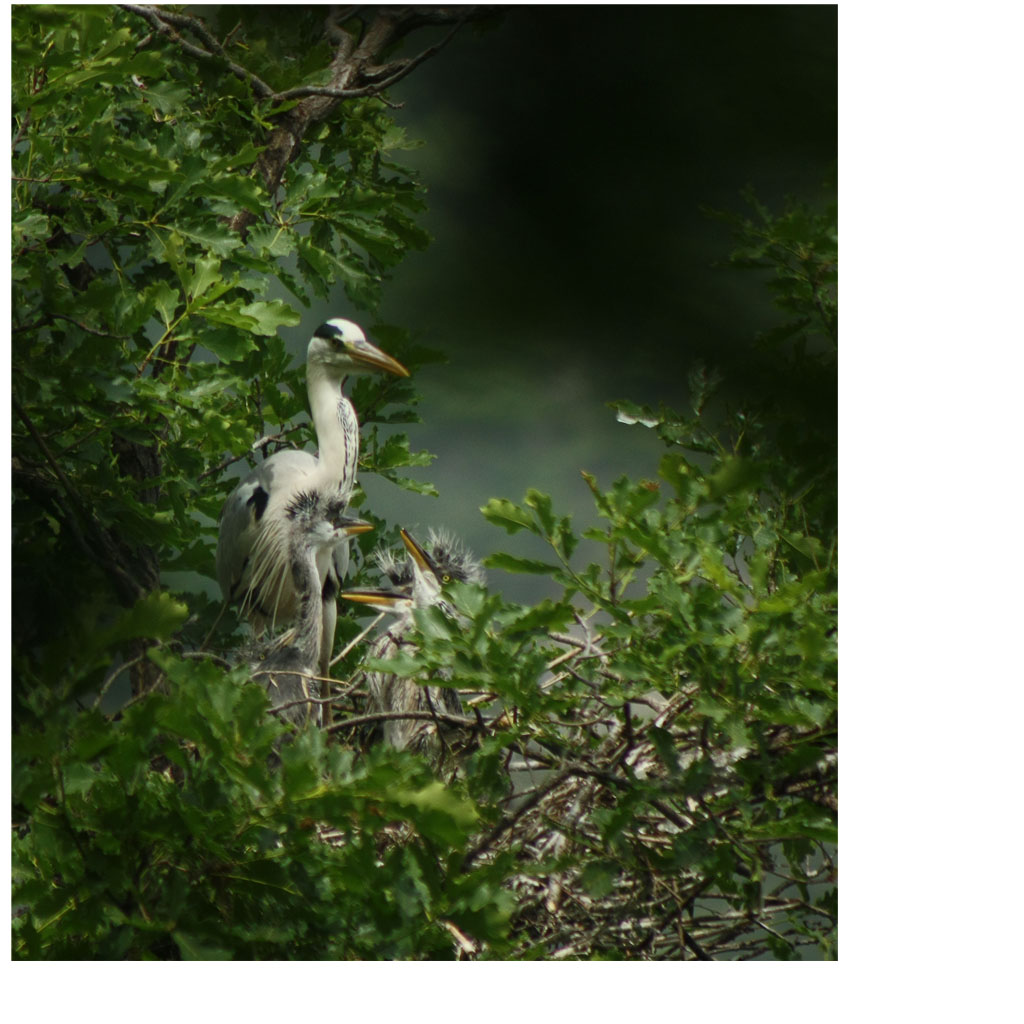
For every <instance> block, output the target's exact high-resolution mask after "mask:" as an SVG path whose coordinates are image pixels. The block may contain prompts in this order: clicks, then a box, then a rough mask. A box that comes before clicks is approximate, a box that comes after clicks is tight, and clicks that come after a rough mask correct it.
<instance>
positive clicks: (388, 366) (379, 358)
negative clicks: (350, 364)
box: [345, 340, 409, 377]
mask: <svg viewBox="0 0 1024 1024" xmlns="http://www.w3.org/2000/svg"><path fill="white" fill-rule="evenodd" d="M345 351H346V352H348V354H349V355H350V356H351V357H352V359H353V361H355V362H356V363H358V364H359V365H360V366H364V367H366V369H368V370H383V371H384V372H385V373H393V374H394V375H395V376H396V377H408V376H409V371H408V370H407V369H406V368H405V367H404V366H403V365H402V364H401V363H400V362H399V361H398V360H397V359H395V358H394V357H393V356H389V355H388V354H387V352H385V351H384V350H383V349H379V348H377V346H376V345H374V344H372V343H371V342H369V341H364V340H361V341H347V342H345Z"/></svg>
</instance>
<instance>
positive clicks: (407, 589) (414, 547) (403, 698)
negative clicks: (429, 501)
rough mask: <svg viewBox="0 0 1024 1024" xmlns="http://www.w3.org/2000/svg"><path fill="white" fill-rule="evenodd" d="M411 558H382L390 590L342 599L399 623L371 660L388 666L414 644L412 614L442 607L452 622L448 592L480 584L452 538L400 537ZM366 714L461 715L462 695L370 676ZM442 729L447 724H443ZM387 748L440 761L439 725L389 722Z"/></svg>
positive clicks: (480, 576)
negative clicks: (424, 541) (383, 613)
mask: <svg viewBox="0 0 1024 1024" xmlns="http://www.w3.org/2000/svg"><path fill="white" fill-rule="evenodd" d="M401 536H402V543H403V544H404V545H405V548H406V551H407V552H408V557H407V558H406V559H405V560H404V561H399V560H398V559H396V558H395V556H394V555H393V554H391V553H390V552H383V553H381V554H380V555H378V559H377V561H378V565H379V566H380V568H381V570H382V572H383V573H384V574H385V576H387V577H388V579H389V580H390V582H391V585H392V586H391V589H381V590H343V591H342V592H341V596H342V597H343V598H345V599H346V600H349V601H356V602H359V603H362V604H366V605H369V606H371V607H372V608H376V609H377V610H378V611H386V612H390V613H392V614H393V615H395V616H396V617H397V621H396V622H395V623H394V624H393V625H392V626H391V627H390V628H389V629H387V630H386V631H385V632H384V633H382V634H381V636H380V637H379V638H378V640H377V642H376V643H375V644H374V646H373V650H372V656H373V657H374V658H379V659H381V660H386V659H388V658H390V657H392V655H393V654H394V652H395V651H397V650H398V649H399V648H401V647H406V646H408V645H409V644H411V643H412V642H413V641H412V640H411V638H409V637H408V633H409V631H410V629H411V627H412V612H413V609H414V608H426V607H430V606H432V605H439V606H441V607H442V608H444V609H445V610H446V611H447V612H448V613H449V614H451V615H452V616H454V615H455V612H454V610H453V609H452V608H451V606H450V605H449V604H448V603H447V601H446V600H445V598H444V591H445V588H446V587H448V585H449V584H451V583H453V582H455V581H458V582H462V583H482V582H483V580H484V573H483V569H481V567H480V564H479V563H478V562H477V561H475V560H474V558H473V556H472V555H471V554H470V553H469V551H467V550H466V548H465V547H464V546H463V545H462V544H461V543H459V542H458V541H457V540H456V539H455V538H453V537H452V536H451V535H450V534H447V533H444V532H437V533H435V532H433V531H431V533H430V535H429V539H428V542H427V545H426V546H425V547H424V546H423V545H421V544H420V543H418V542H417V541H416V540H415V539H414V538H413V537H412V535H411V534H410V533H409V532H408V531H407V530H402V531H401ZM366 682H367V689H368V691H369V702H368V710H369V711H370V713H371V714H375V713H382V712H383V713H387V712H398V713H403V714H407V713H409V712H429V713H430V714H431V716H435V715H437V714H438V713H442V714H448V715H458V716H461V715H462V713H463V712H462V702H461V701H460V700H459V695H458V693H457V692H456V691H455V690H454V689H452V688H451V687H448V686H430V685H424V684H421V683H418V682H416V680H415V679H412V678H408V677H403V676H396V675H392V674H390V673H388V672H377V671H373V672H367V673H366ZM442 724H443V723H442ZM383 734H384V742H385V743H387V744H388V745H389V746H392V747H395V748H396V749H398V750H404V749H411V750H416V751H418V752H420V753H423V754H427V755H431V756H436V754H437V753H438V749H439V747H440V745H441V739H440V737H439V736H438V730H437V720H435V719H434V718H433V717H432V718H431V719H426V718H391V719H386V720H385V721H384V723H383Z"/></svg>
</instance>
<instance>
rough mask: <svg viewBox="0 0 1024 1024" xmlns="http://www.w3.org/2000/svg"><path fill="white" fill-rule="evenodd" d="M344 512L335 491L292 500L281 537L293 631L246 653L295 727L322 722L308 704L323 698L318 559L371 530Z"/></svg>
mask: <svg viewBox="0 0 1024 1024" xmlns="http://www.w3.org/2000/svg"><path fill="white" fill-rule="evenodd" d="M344 512H345V500H344V499H343V498H342V497H341V496H340V495H339V494H338V493H337V492H334V493H330V494H325V493H324V492H322V491H315V490H309V491H300V492H299V493H298V494H294V495H292V497H291V499H290V500H289V502H288V504H287V505H286V506H285V507H284V510H283V514H282V534H283V536H284V538H285V545H286V566H287V570H288V574H289V577H290V581H291V586H292V588H293V593H294V595H295V604H296V615H295V621H294V624H293V625H292V627H291V629H289V630H287V631H286V632H285V633H282V634H281V635H280V636H278V637H276V638H275V639H273V640H269V641H267V642H265V643H262V644H257V645H256V646H255V648H253V649H252V650H250V652H249V654H248V660H249V667H250V670H251V672H252V678H253V679H254V680H256V681H258V682H260V683H261V684H262V685H263V686H264V688H265V689H266V690H267V693H268V694H269V696H270V700H271V704H272V705H273V706H274V707H283V710H282V712H281V715H282V717H283V718H284V719H285V720H287V721H291V722H294V723H295V724H296V725H301V724H303V723H305V722H308V721H314V722H316V723H317V724H318V725H319V724H320V722H321V720H322V715H321V713H320V708H321V707H322V705H319V704H317V705H311V704H309V703H308V701H309V700H310V699H311V698H312V699H318V698H319V697H320V694H321V685H320V680H319V678H318V672H317V669H318V667H319V665H320V652H321V648H322V641H323V630H324V616H323V609H322V606H321V603H322V591H323V584H322V581H321V577H320V565H321V561H322V555H323V554H324V553H325V552H326V553H328V554H329V553H330V552H331V551H333V550H334V549H335V548H336V547H337V545H338V544H339V543H340V542H341V541H343V540H345V539H347V538H348V537H351V536H354V535H355V534H358V533H365V532H366V531H367V530H372V529H373V527H372V526H371V525H370V524H369V523H367V522H364V521H363V520H361V519H352V518H350V517H349V516H346V515H345V514H344ZM297 702H307V703H297ZM288 705H291V706H288ZM314 709H315V710H314Z"/></svg>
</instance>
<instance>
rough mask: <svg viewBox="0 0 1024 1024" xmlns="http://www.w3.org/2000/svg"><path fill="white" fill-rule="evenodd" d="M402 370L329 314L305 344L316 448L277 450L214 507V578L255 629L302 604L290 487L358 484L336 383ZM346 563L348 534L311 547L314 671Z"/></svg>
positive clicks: (340, 494) (320, 490) (350, 419)
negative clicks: (316, 591)
mask: <svg viewBox="0 0 1024 1024" xmlns="http://www.w3.org/2000/svg"><path fill="white" fill-rule="evenodd" d="M371 372H383V373H391V374H394V375H396V376H398V377H408V376H409V371H408V370H407V369H406V368H405V367H404V366H402V364H401V363H399V362H398V361H397V360H396V359H393V358H392V357H391V356H389V355H388V354H387V353H386V352H383V351H382V350H381V349H379V348H377V346H376V345H372V344H371V343H370V342H369V341H367V340H366V335H365V334H364V333H363V331H362V328H360V327H359V326H358V325H357V324H354V323H352V322H351V321H350V320H342V319H340V318H335V319H332V320H328V321H327V322H326V323H323V324H321V325H320V326H319V327H318V328H317V329H316V331H315V332H314V334H313V337H312V338H311V339H310V342H309V346H308V348H307V350H306V388H307V391H308V394H309V405H310V410H311V412H312V416H313V426H314V427H315V428H316V437H317V444H318V445H319V452H318V454H317V455H312V454H310V453H309V452H306V451H300V450H299V449H290V450H287V451H281V452H276V453H275V454H273V455H271V456H270V458H268V459H265V460H264V461H263V462H262V463H261V464H260V465H259V466H257V468H256V469H255V470H253V472H252V473H250V474H249V475H248V476H247V477H246V478H245V479H244V480H242V482H241V483H240V484H239V485H238V486H237V487H236V488H235V489H234V491H232V492H231V495H230V496H229V497H228V499H227V501H226V502H225V503H224V509H223V511H222V512H221V517H220V530H219V533H218V536H217V579H218V581H219V583H220V589H221V592H222V593H223V595H224V599H225V601H227V602H228V603H229V604H230V603H237V604H238V605H239V606H240V608H241V611H242V614H243V615H245V616H246V618H248V619H249V621H250V622H251V623H252V625H253V629H254V632H255V634H256V636H260V635H261V634H262V633H263V632H264V630H266V629H268V628H269V629H270V630H271V631H273V630H274V629H275V628H277V627H278V626H284V625H287V624H288V623H290V622H292V621H293V620H294V619H295V618H296V616H297V614H298V612H299V594H298V591H297V590H296V588H295V584H294V575H293V573H292V571H291V564H290V555H289V532H290V531H289V523H288V518H287V510H288V508H289V507H290V505H291V503H292V501H293V500H294V499H295V498H296V496H298V495H301V494H306V495H308V494H323V495H325V496H336V497H337V498H339V499H340V501H341V503H342V506H343V507H344V506H345V505H347V504H348V501H349V499H350V498H351V496H352V492H353V490H354V489H355V485H356V467H357V464H358V462H359V421H358V419H357V417H356V411H355V408H354V407H353V405H352V403H351V402H350V401H349V400H348V399H347V398H346V397H345V395H344V394H343V393H342V390H341V389H342V384H343V383H344V381H345V378H346V377H347V375H348V374H351V373H371ZM347 571H348V540H347V535H346V536H340V537H339V539H338V540H337V543H336V544H335V546H334V548H333V549H332V548H330V547H327V546H323V547H321V548H320V549H319V550H318V554H317V574H318V576H319V579H320V594H321V600H322V608H321V615H322V617H323V630H322V635H321V643H322V646H321V650H320V660H319V664H320V674H321V675H324V676H326V675H327V674H328V670H329V667H330V661H331V652H332V650H333V647H334V628H335V625H336V622H337V615H338V608H337V602H336V597H337V593H338V586H339V584H338V581H339V580H340V579H341V578H343V577H344V575H345V573H346V572H347Z"/></svg>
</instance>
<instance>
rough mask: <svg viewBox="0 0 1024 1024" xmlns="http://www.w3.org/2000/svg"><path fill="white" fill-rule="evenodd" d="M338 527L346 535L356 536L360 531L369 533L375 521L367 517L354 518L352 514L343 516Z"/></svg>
mask: <svg viewBox="0 0 1024 1024" xmlns="http://www.w3.org/2000/svg"><path fill="white" fill-rule="evenodd" d="M338 528H339V529H340V530H341V531H342V532H343V533H344V534H345V536H346V537H355V536H356V535H357V534H360V533H369V532H370V531H371V530H372V529H373V523H368V522H367V521H366V520H365V519H353V518H351V517H350V516H342V517H341V519H340V520H339V521H338Z"/></svg>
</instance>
